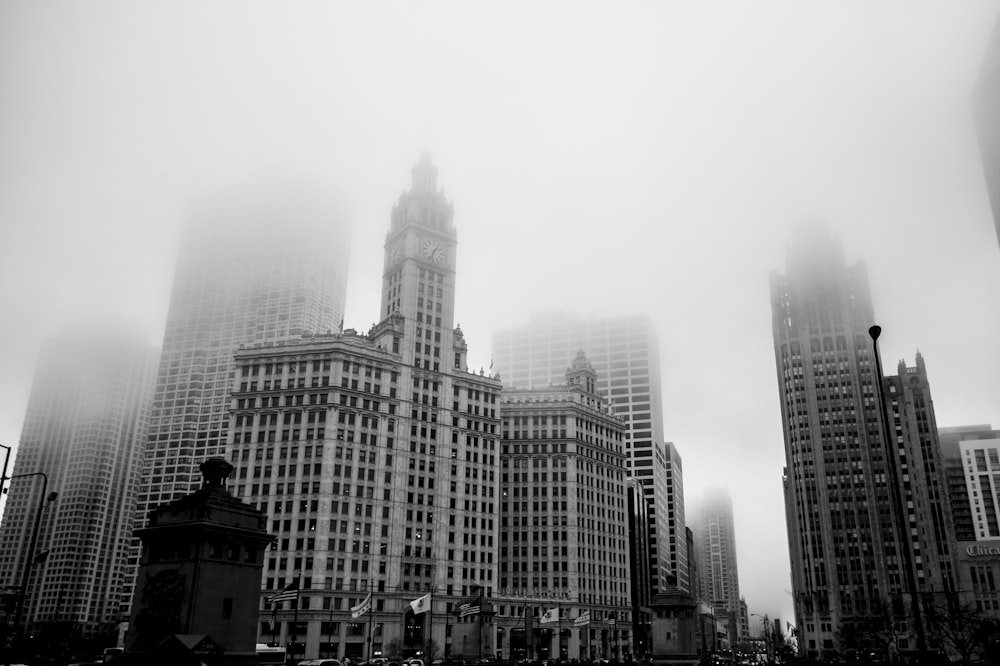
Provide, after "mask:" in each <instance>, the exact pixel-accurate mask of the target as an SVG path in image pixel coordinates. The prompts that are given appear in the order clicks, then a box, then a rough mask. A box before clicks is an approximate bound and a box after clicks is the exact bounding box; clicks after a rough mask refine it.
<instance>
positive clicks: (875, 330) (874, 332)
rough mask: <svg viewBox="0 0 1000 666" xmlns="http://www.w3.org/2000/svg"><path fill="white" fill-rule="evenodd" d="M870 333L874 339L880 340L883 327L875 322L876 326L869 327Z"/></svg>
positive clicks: (875, 340)
mask: <svg viewBox="0 0 1000 666" xmlns="http://www.w3.org/2000/svg"><path fill="white" fill-rule="evenodd" d="M868 335H870V336H871V337H872V341H874V342H878V336H880V335H882V327H881V326H879V325H878V324H875V325H874V326H872V327H871V328H869V329H868Z"/></svg>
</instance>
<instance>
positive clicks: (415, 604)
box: [410, 592, 431, 615]
mask: <svg viewBox="0 0 1000 666" xmlns="http://www.w3.org/2000/svg"><path fill="white" fill-rule="evenodd" d="M410 608H412V609H413V614H414V615H420V614H421V613H426V612H427V611H429V610H430V609H431V593H430V592H428V593H427V594H425V595H424V596H422V597H420V598H419V599H414V600H413V601H411V602H410Z"/></svg>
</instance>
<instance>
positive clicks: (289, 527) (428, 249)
mask: <svg viewBox="0 0 1000 666" xmlns="http://www.w3.org/2000/svg"><path fill="white" fill-rule="evenodd" d="M436 177H437V169H436V167H434V166H433V165H432V164H431V162H430V158H429V157H427V156H426V155H425V156H423V157H422V158H421V161H420V163H419V164H417V165H416V166H415V167H414V168H413V170H412V186H411V188H410V190H409V191H407V192H404V193H403V194H402V195H401V197H400V199H399V201H398V202H397V203H396V205H395V206H394V207H393V209H392V212H391V214H390V227H389V231H388V234H387V235H386V240H385V257H384V265H383V272H382V304H381V313H382V317H383V319H382V321H381V322H379V323H378V324H376V325H375V326H373V327H372V328H371V329H370V330H369V331H368V332H367V334H358V333H357V332H355V331H354V330H353V329H348V330H346V331H343V332H342V333H336V332H335V333H331V334H326V333H321V334H317V335H310V336H307V337H304V338H300V339H299V340H296V341H290V342H285V343H281V344H257V345H246V346H245V347H244V348H243V349H241V350H239V351H237V352H236V367H237V372H236V376H235V377H234V384H233V393H232V405H231V406H232V418H233V423H232V426H233V427H232V428H231V429H230V441H229V455H227V458H228V459H229V460H231V461H232V462H233V464H234V465H235V466H236V468H237V473H236V480H235V494H236V495H237V496H238V497H241V498H243V499H245V500H246V501H248V502H250V503H252V504H255V505H257V506H258V507H259V508H260V510H261V511H263V512H265V513H266V514H267V520H268V525H269V528H270V531H271V532H272V533H273V534H274V535H275V536H276V537H277V540H278V541H277V544H276V548H275V550H274V551H272V552H271V553H269V555H268V557H267V558H266V561H265V563H264V590H263V591H262V594H261V604H262V605H261V613H262V619H264V618H273V619H274V620H275V624H273V625H269V624H268V623H267V622H264V623H263V626H262V627H260V635H259V636H260V640H261V642H268V641H271V640H272V636H273V639H274V640H277V641H279V642H281V643H282V644H285V643H287V642H291V643H294V650H293V653H294V655H295V657H296V658H302V657H305V658H315V657H317V656H320V655H323V656H326V655H333V656H336V657H344V656H347V657H350V658H351V659H352V660H361V659H368V658H370V657H372V656H375V655H377V654H379V653H381V652H382V651H385V653H386V654H387V653H388V650H389V649H390V645H392V644H395V645H398V646H399V647H400V648H401V649H402V650H403V651H405V653H407V654H414V653H415V652H416V651H417V650H422V649H423V648H424V646H425V644H426V641H427V640H430V639H433V640H434V642H435V644H436V645H437V646H438V649H440V650H441V654H447V652H445V650H448V651H451V650H452V649H453V648H456V647H457V648H459V649H461V648H462V647H463V645H462V644H461V643H460V644H459V645H458V646H456V645H454V644H453V643H451V642H449V636H450V635H452V634H451V633H449V632H451V631H453V630H455V629H456V623H461V624H465V623H468V622H472V621H476V622H478V621H479V620H482V621H483V622H486V623H488V622H489V621H490V620H489V619H488V618H490V617H492V614H491V613H489V612H488V611H489V609H488V608H483V609H482V610H483V611H484V612H483V613H482V614H480V615H481V616H482V617H480V615H477V616H475V617H472V619H471V620H470V619H469V618H468V617H466V618H453V619H451V621H450V624H449V623H448V622H446V621H445V617H446V616H445V613H447V612H449V611H451V610H452V609H453V608H454V606H455V605H456V604H457V603H458V602H459V601H462V600H467V599H469V598H470V597H475V598H478V597H479V595H480V594H481V595H482V597H483V598H485V599H488V598H490V597H491V596H493V594H494V591H495V586H496V584H497V567H498V558H497V551H498V545H499V521H498V516H499V502H500V498H499V496H498V492H497V489H498V487H499V475H498V474H497V469H498V466H499V464H500V433H499V423H500V419H499V409H500V405H499V402H500V400H499V398H500V389H501V384H500V382H499V380H497V379H494V378H492V377H489V376H487V375H484V374H483V373H482V372H480V373H479V374H475V373H471V372H469V370H468V364H467V355H466V354H467V345H466V342H465V337H464V335H463V334H462V331H461V329H460V328H457V327H456V326H455V324H454V308H455V266H456V248H457V242H458V240H457V234H456V231H455V228H454V226H453V223H452V220H453V216H454V209H453V207H452V204H451V203H450V202H449V201H447V200H446V199H445V197H444V195H443V194H442V193H441V192H440V191H439V190H438V189H437V185H436ZM292 583H297V584H298V588H299V593H298V594H297V595H292V596H293V597H297V599H292V598H289V599H287V600H286V601H276V602H274V604H273V605H272V604H269V603H268V602H267V599H268V598H269V597H270V596H272V595H274V594H275V593H276V591H278V590H281V589H282V588H284V587H286V586H288V585H289V584H292ZM369 593H371V597H370V598H369V602H370V605H369V606H367V607H368V609H369V610H368V611H367V613H365V615H363V616H361V615H358V616H352V610H351V609H352V608H361V607H365V605H366V604H367V603H369V602H366V601H365V599H366V597H367V595H368V594H369ZM421 600H422V601H421ZM411 602H412V603H411ZM296 603H297V604H298V607H297V610H296V609H293V608H292V605H293V604H296ZM421 609H427V610H429V612H424V611H423V610H421ZM296 620H297V622H296ZM366 626H370V629H371V634H370V636H371V639H372V640H371V644H370V647H371V650H372V651H371V652H369V651H368V648H367V647H366V645H367V641H366V633H365V631H364V630H363V629H362V628H363V627H366ZM465 628H466V629H467V628H468V627H465ZM272 632H273V633H272ZM478 635H479V636H489V635H490V634H489V633H488V632H486V631H485V630H484V631H483V632H480V633H479V634H478ZM466 636H468V634H466ZM480 647H481V648H482V654H492V653H493V648H492V644H491V643H489V642H488V641H487V642H486V643H484V644H482V645H481V646H480ZM468 649H473V648H472V646H471V644H469V646H468ZM456 652H457V651H456ZM468 656H472V655H468Z"/></svg>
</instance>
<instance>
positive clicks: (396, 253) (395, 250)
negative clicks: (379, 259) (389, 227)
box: [389, 245, 403, 264]
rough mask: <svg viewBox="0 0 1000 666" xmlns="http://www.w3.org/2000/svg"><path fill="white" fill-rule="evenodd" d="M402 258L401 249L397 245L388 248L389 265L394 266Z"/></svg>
mask: <svg viewBox="0 0 1000 666" xmlns="http://www.w3.org/2000/svg"><path fill="white" fill-rule="evenodd" d="M402 258H403V248H401V247H400V246H398V245H393V246H392V247H390V248H389V263H390V264H395V263H397V262H399V260H400V259H402Z"/></svg>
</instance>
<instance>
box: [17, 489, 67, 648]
mask: <svg viewBox="0 0 1000 666" xmlns="http://www.w3.org/2000/svg"><path fill="white" fill-rule="evenodd" d="M29 476H40V477H42V496H41V499H39V501H38V511H37V512H36V513H35V526H34V529H32V531H31V543H30V545H29V546H28V553H27V557H25V558H24V573H23V574H21V589H20V591H19V592H18V595H17V610H16V611H15V613H14V636H15V637H18V638H20V636H21V619H22V617H23V616H24V601H25V597H26V596H27V594H28V585H29V584H30V583H31V571H32V569H33V567H34V564H35V548H36V547H37V546H38V530H39V528H41V526H42V512H43V511H44V510H45V503H46V500H47V501H49V502H52V501H54V500H55V499H56V495H57V493H52V494H51V495H47V494H46V493H47V492H48V489H49V477H48V475H46V474H45V472H29V473H28V474H15V475H14V476H12V477H10V478H11V480H13V479H23V478H27V477H29Z"/></svg>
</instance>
